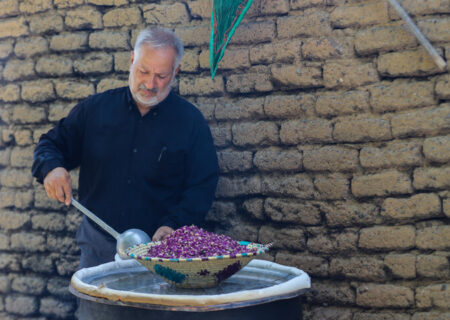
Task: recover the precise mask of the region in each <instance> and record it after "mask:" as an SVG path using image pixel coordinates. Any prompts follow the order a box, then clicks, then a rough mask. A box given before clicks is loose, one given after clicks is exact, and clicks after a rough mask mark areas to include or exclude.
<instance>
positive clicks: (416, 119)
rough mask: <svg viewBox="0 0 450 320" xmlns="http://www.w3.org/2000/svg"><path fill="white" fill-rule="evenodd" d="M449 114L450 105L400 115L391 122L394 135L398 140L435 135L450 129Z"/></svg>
mask: <svg viewBox="0 0 450 320" xmlns="http://www.w3.org/2000/svg"><path fill="white" fill-rule="evenodd" d="M449 114H450V103H443V104H441V105H439V106H438V107H434V108H423V109H419V110H415V111H411V112H407V113H402V114H398V115H395V116H393V117H392V120H391V124H392V133H393V135H394V137H396V138H400V137H407V136H423V135H435V134H436V133H439V132H441V131H445V130H448V129H449V128H450V122H449V121H448V120H447V119H448V116H449Z"/></svg>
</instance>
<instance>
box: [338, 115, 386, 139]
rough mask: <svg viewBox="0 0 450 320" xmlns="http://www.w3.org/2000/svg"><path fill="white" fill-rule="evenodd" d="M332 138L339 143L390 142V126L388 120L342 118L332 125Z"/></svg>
mask: <svg viewBox="0 0 450 320" xmlns="http://www.w3.org/2000/svg"><path fill="white" fill-rule="evenodd" d="M333 138H334V139H335V140H337V141H340V142H363V141H364V142H367V141H383V140H390V139H392V136H391V126H390V123H389V121H388V120H385V119H382V118H365V117H363V116H361V117H355V118H353V117H351V118H350V117H348V118H342V119H339V120H338V121H337V122H336V123H335V125H334V130H333Z"/></svg>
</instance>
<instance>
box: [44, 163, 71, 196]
mask: <svg viewBox="0 0 450 320" xmlns="http://www.w3.org/2000/svg"><path fill="white" fill-rule="evenodd" d="M44 188H45V191H46V192H47V195H48V196H49V198H51V199H56V200H58V201H61V202H64V203H65V204H66V205H70V202H71V199H72V178H71V177H70V174H69V172H67V170H66V169H65V168H63V167H57V168H55V169H53V170H52V171H50V172H49V173H48V174H47V176H46V177H45V179H44Z"/></svg>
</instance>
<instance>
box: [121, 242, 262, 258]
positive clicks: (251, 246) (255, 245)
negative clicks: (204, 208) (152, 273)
mask: <svg viewBox="0 0 450 320" xmlns="http://www.w3.org/2000/svg"><path fill="white" fill-rule="evenodd" d="M158 244H160V242H159V241H158V242H148V243H142V244H138V245H135V246H132V247H130V248H128V249H126V250H125V253H126V254H127V255H128V256H130V257H131V258H133V259H137V260H146V261H158V262H194V261H211V260H221V259H230V258H232V259H233V258H241V257H251V256H256V255H260V254H263V253H266V252H267V251H268V250H269V247H270V245H262V244H259V243H254V242H248V241H239V244H240V245H242V246H246V247H247V248H249V249H254V248H258V250H256V251H254V252H243V253H238V254H234V255H229V254H227V255H220V256H211V257H202V258H170V259H169V258H158V257H148V256H144V255H138V254H135V253H133V252H132V251H136V249H137V248H140V247H146V248H149V247H151V246H155V245H158Z"/></svg>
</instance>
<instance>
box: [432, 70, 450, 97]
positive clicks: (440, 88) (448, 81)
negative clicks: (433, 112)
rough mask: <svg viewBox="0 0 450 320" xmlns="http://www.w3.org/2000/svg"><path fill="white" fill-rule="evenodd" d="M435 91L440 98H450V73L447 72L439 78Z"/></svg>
mask: <svg viewBox="0 0 450 320" xmlns="http://www.w3.org/2000/svg"><path fill="white" fill-rule="evenodd" d="M435 92H436V95H437V96H438V97H439V98H440V99H445V100H449V99H450V75H448V74H446V75H444V76H442V77H440V78H438V80H437V81H436V86H435Z"/></svg>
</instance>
